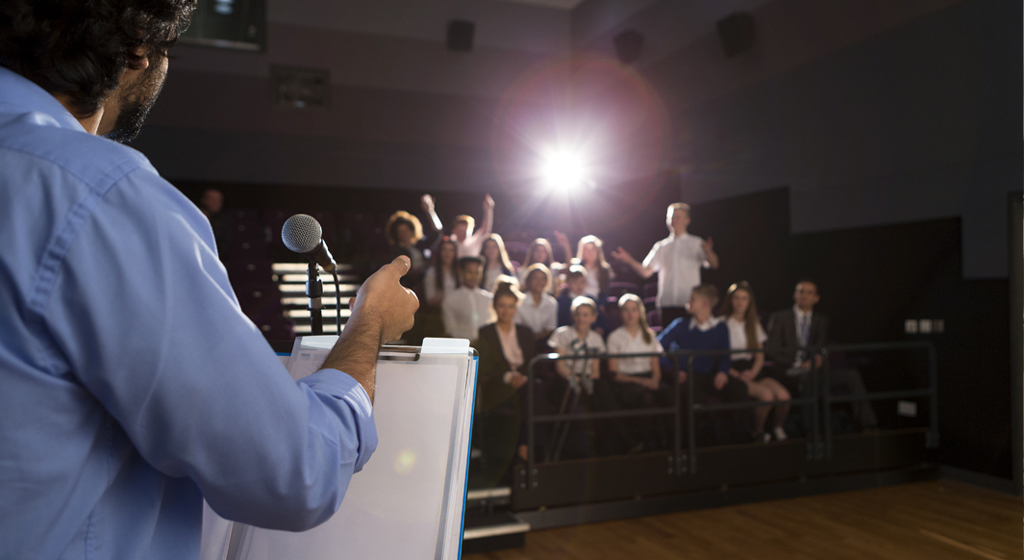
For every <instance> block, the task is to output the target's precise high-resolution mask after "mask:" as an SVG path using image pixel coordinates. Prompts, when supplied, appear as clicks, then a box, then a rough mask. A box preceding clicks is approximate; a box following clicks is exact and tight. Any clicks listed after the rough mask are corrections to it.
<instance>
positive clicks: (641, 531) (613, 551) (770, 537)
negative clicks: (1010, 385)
mask: <svg viewBox="0 0 1024 560" xmlns="http://www.w3.org/2000/svg"><path fill="white" fill-rule="evenodd" d="M1020 523H1021V501H1020V498H1018V497H1015V496H1012V495H1009V494H1001V493H998V492H995V491H992V490H987V489H984V488H980V487H977V486H972V485H968V484H964V483H960V482H954V481H950V480H945V479H942V480H932V481H925V482H915V483H909V484H901V485H897V486H886V487H882V488H872V489H868V490H858V491H853V492H840V493H831V494H823V495H817V496H809V497H802V498H792V499H785V500H775V501H767V502H759V503H750V504H744V505H736V506H727V507H718V508H713V509H701V510H696V511H687V512H680V513H670V514H665V515H656V516H649V517H640V518H634V519H624V520H618V521H609V522H604V523H593V524H587V525H577V526H571V527H560V528H556V529H545V530H534V531H531V532H529V533H528V534H527V535H526V545H525V546H524V547H523V548H516V549H508V550H501V551H495V552H488V553H484V554H470V555H466V556H465V557H464V558H466V560H555V559H563V558H587V559H589V560H618V559H621V558H643V559H644V560H669V559H673V560H675V559H682V558H685V559H692V560H702V559H708V560H711V559H750V560H755V559H756V560H774V559H779V560H783V559H785V560H793V559H808V560H809V559H818V558H829V559H830V560H844V559H849V560H862V559H865V558H872V559H878V560H888V559H892V560H917V559H919V560H938V559H958V558H964V559H990V560H1012V559H1019V558H1022V538H1021V535H1022V533H1021V526H1020V525H1019V524H1020Z"/></svg>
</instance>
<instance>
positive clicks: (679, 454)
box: [672, 354, 689, 476]
mask: <svg viewBox="0 0 1024 560" xmlns="http://www.w3.org/2000/svg"><path fill="white" fill-rule="evenodd" d="M672 363H673V364H674V365H675V366H676V371H675V379H673V380H672V389H673V392H674V393H675V394H674V396H673V397H672V402H673V408H674V409H675V411H674V412H675V413H674V415H673V416H672V417H673V418H674V419H675V422H674V423H673V428H672V439H673V444H672V453H673V459H672V462H673V468H674V469H675V474H676V475H677V476H678V475H681V474H683V473H684V472H687V471H688V470H689V465H683V449H682V447H683V426H682V420H683V414H682V408H681V407H682V400H681V399H682V397H680V395H679V391H681V390H682V384H680V383H679V356H678V355H675V354H673V355H672Z"/></svg>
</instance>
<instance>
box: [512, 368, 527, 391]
mask: <svg viewBox="0 0 1024 560" xmlns="http://www.w3.org/2000/svg"><path fill="white" fill-rule="evenodd" d="M526 381H527V379H526V376H525V375H523V374H521V373H519V372H518V371H514V372H512V379H511V380H510V383H511V385H512V388H514V389H519V388H520V387H522V386H523V385H526Z"/></svg>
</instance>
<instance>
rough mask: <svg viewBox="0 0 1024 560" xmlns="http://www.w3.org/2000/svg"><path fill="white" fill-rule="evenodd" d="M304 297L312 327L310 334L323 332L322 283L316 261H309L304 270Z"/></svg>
mask: <svg viewBox="0 0 1024 560" xmlns="http://www.w3.org/2000/svg"><path fill="white" fill-rule="evenodd" d="M306 274H307V276H308V277H307V279H306V297H308V298H309V325H310V328H311V329H312V330H311V331H310V334H314V335H319V334H324V318H323V314H322V313H321V311H320V310H321V308H322V307H323V300H322V298H323V295H324V283H323V282H321V281H320V272H319V271H317V269H316V262H315V261H310V263H309V268H308V269H307V270H306Z"/></svg>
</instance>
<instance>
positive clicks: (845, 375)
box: [773, 368, 878, 431]
mask: <svg viewBox="0 0 1024 560" xmlns="http://www.w3.org/2000/svg"><path fill="white" fill-rule="evenodd" d="M785 371H786V370H785V369H783V368H779V369H778V370H777V371H776V373H775V375H773V377H775V378H776V379H777V380H778V381H779V382H780V383H782V385H783V386H785V387H786V389H789V392H790V393H791V394H793V395H794V396H795V395H808V394H811V386H812V383H813V382H812V381H811V380H810V378H809V372H808V373H804V374H803V375H795V376H790V375H786V373H785ZM816 373H817V374H818V375H820V374H821V371H820V370H819V371H817V372H816ZM829 386H830V387H831V390H830V391H829V393H831V395H832V396H833V397H840V396H847V395H852V396H858V395H864V394H866V393H867V389H865V387H864V378H863V377H862V376H861V374H860V371H858V370H856V369H854V368H845V369H842V368H839V369H832V368H830V369H829ZM818 395H824V381H823V380H822V378H821V377H819V378H818ZM811 406H812V405H804V406H802V407H801V409H802V410H803V412H802V415H803V416H804V428H805V429H806V430H808V431H810V429H811V414H812V412H813V411H812V410H811V408H810V407H811ZM850 407H851V408H852V409H853V416H854V418H855V419H856V420H857V422H859V423H860V425H861V427H862V428H874V427H876V426H877V425H878V418H877V417H876V416H875V409H874V408H873V407H872V406H871V402H870V401H853V402H851V403H850Z"/></svg>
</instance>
